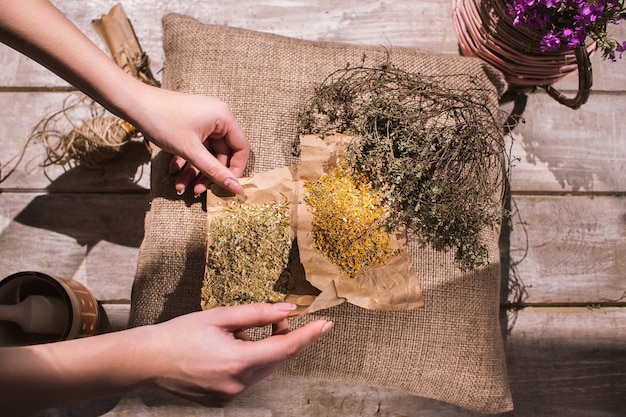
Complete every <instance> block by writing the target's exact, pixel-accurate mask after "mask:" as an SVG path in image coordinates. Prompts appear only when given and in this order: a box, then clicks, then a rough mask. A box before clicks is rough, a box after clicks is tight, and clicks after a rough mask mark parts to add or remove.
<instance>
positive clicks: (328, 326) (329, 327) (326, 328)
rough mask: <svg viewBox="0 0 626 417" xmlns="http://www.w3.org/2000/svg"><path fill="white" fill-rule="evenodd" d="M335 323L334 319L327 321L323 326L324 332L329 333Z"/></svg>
mask: <svg viewBox="0 0 626 417" xmlns="http://www.w3.org/2000/svg"><path fill="white" fill-rule="evenodd" d="M333 326H334V323H333V322H332V321H327V322H326V324H325V325H324V326H323V327H322V334H324V333H328V332H329V331H330V329H332V328H333Z"/></svg>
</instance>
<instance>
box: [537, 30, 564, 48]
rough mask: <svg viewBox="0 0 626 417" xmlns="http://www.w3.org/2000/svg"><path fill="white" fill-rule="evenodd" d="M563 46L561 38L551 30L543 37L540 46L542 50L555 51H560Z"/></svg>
mask: <svg viewBox="0 0 626 417" xmlns="http://www.w3.org/2000/svg"><path fill="white" fill-rule="evenodd" d="M560 47H561V40H560V39H559V37H558V36H556V35H555V33H554V32H553V31H552V30H550V31H548V33H547V34H546V35H545V36H544V37H543V38H542V39H541V42H540V43H539V48H540V49H541V51H542V52H553V51H558V50H559V48H560Z"/></svg>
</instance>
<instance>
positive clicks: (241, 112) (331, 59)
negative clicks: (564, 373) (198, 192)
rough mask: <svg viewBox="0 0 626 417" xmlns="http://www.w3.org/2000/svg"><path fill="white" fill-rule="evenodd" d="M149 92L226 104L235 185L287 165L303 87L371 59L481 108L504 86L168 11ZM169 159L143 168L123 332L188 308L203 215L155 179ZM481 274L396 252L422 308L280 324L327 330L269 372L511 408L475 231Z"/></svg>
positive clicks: (459, 62) (431, 60)
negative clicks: (484, 95)
mask: <svg viewBox="0 0 626 417" xmlns="http://www.w3.org/2000/svg"><path fill="white" fill-rule="evenodd" d="M163 23H164V39H163V43H164V48H165V57H166V60H165V67H164V73H163V87H164V88H169V89H173V90H180V91H186V92H192V93H198V94H207V95H214V96H217V97H219V98H221V99H223V100H224V101H226V102H227V103H228V104H229V105H230V106H231V108H232V110H233V112H234V114H235V116H236V117H237V119H238V120H239V122H240V123H241V124H242V126H243V128H244V130H245V131H246V134H247V136H248V139H249V140H250V142H251V144H252V149H253V155H252V158H251V161H250V163H249V166H248V171H247V173H246V175H251V174H254V173H256V172H260V171H264V170H268V169H271V168H276V167H280V166H285V165H290V164H294V163H297V162H298V159H297V156H296V154H294V152H293V144H294V143H295V141H296V133H297V132H296V130H297V129H296V114H297V110H298V108H299V107H300V106H301V104H302V103H303V102H304V100H307V99H308V98H309V97H310V96H311V95H312V93H313V88H314V86H315V85H318V84H319V83H321V82H322V81H323V80H324V78H325V77H326V76H327V75H328V74H330V73H331V72H333V71H334V70H336V69H338V68H342V67H345V66H346V65H348V64H352V65H355V64H359V63H361V61H362V60H363V58H364V56H365V57H366V58H365V59H366V62H368V63H370V64H376V63H380V62H382V61H384V60H385V59H386V57H387V53H390V59H391V61H392V62H393V64H394V65H396V66H398V67H401V68H404V69H407V70H410V71H413V72H420V73H422V74H425V75H448V76H450V75H453V76H452V77H446V82H447V83H451V84H453V86H454V87H457V88H461V89H466V90H471V89H487V90H488V91H490V95H491V97H492V103H491V106H492V108H493V110H494V111H496V109H497V104H498V97H499V95H500V94H501V93H502V92H503V90H504V88H505V83H504V81H503V78H502V76H501V74H500V73H498V72H497V71H495V70H494V69H493V68H492V67H490V66H489V65H487V64H484V63H483V62H481V61H479V60H476V59H472V58H462V57H457V56H445V55H439V54H434V53H428V52H421V51H416V50H409V49H402V48H393V47H392V48H387V49H384V48H381V47H365V46H355V45H347V44H338V43H319V42H308V41H302V40H296V39H291V38H285V37H281V36H275V35H270V34H264V33H258V32H253V31H248V30H243V29H235V28H229V27H224V26H213V25H206V24H202V23H200V22H198V21H196V20H193V19H191V18H188V17H185V16H181V15H174V14H170V15H167V16H165V18H164V20H163ZM169 158H170V157H169V155H165V154H163V153H159V154H157V155H155V157H154V159H153V164H152V194H153V200H152V206H151V209H150V211H149V213H148V214H147V217H146V222H145V237H144V241H143V243H142V245H141V248H140V254H139V261H138V268H137V273H136V277H135V283H134V287H133V293H132V309H131V319H130V325H131V326H139V325H146V324H151V323H155V322H160V321H163V320H167V319H169V318H172V317H174V316H177V315H180V314H183V313H187V312H191V311H195V310H199V309H200V288H201V286H202V277H203V273H204V260H205V250H206V224H207V218H206V212H205V211H204V208H203V202H202V201H201V200H200V199H194V198H193V196H189V195H188V196H186V197H184V198H182V197H179V196H177V195H176V194H175V192H174V187H173V183H172V181H173V179H172V177H171V176H170V175H169V174H168V173H167V163H168V161H169ZM485 236H486V241H487V242H488V246H489V251H490V256H489V257H490V262H491V264H490V266H489V267H486V268H484V269H480V270H478V271H475V272H471V273H463V272H461V271H460V270H459V269H458V267H457V265H456V263H455V259H454V254H453V253H449V252H444V251H437V250H434V249H432V248H430V247H427V246H426V247H423V246H420V245H419V244H418V243H417V242H416V241H415V240H411V241H410V242H409V246H410V253H411V256H412V259H413V260H414V264H415V268H416V270H417V273H418V275H419V277H420V280H421V285H422V290H423V295H424V300H425V308H424V309H419V310H413V311H403V312H379V311H369V310H365V309H362V308H359V307H355V306H353V305H350V304H348V303H344V304H342V305H340V306H338V307H334V308H332V309H329V310H324V311H322V312H319V313H316V314H314V315H312V316H307V317H298V318H294V319H293V320H292V325H293V326H298V325H300V324H302V323H304V322H306V321H309V320H313V319H317V318H318V317H323V318H327V319H331V320H333V321H334V322H335V329H334V330H333V331H332V332H331V333H330V334H329V335H327V336H326V337H324V338H322V340H321V341H319V342H318V343H316V344H314V345H313V346H312V347H310V348H309V349H308V350H306V351H305V352H304V353H303V354H301V355H299V356H297V357H296V358H295V359H293V360H291V361H290V362H289V363H288V364H287V365H286V366H285V367H284V368H283V369H282V370H281V371H280V374H282V375H286V376H291V377H304V378H307V379H319V380H336V381H344V382H347V383H353V384H363V385H370V386H371V385H373V386H381V387H391V388H396V389H399V390H403V391H405V392H409V393H411V394H414V395H417V396H422V397H427V398H433V399H437V400H441V401H445V402H448V403H452V404H455V405H457V406H460V407H464V408H467V409H470V410H474V411H478V412H485V413H498V412H504V411H508V410H510V409H511V408H512V401H511V396H510V392H509V386H508V379H507V373H506V365H505V356H504V349H503V342H502V337H501V330H500V326H499V282H500V265H499V251H498V231H497V230H487V231H485Z"/></svg>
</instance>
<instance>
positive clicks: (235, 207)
mask: <svg viewBox="0 0 626 417" xmlns="http://www.w3.org/2000/svg"><path fill="white" fill-rule="evenodd" d="M209 236H210V239H211V242H210V245H209V248H208V254H207V267H206V272H205V278H204V281H203V285H202V290H201V306H202V309H205V310H206V309H209V308H212V307H216V306H220V305H237V304H247V303H251V302H277V301H281V300H283V299H284V298H285V295H286V289H287V277H286V275H285V274H286V268H287V264H288V262H289V252H290V250H291V244H292V242H291V238H290V236H289V203H288V202H286V201H282V202H272V203H265V204H249V205H247V204H240V203H236V202H233V203H231V204H229V205H228V206H226V207H224V209H223V210H222V211H221V212H219V213H218V214H217V215H215V216H214V217H213V218H212V219H211V222H210V225H209Z"/></svg>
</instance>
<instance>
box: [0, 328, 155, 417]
mask: <svg viewBox="0 0 626 417" xmlns="http://www.w3.org/2000/svg"><path fill="white" fill-rule="evenodd" d="M141 332H143V333H145V334H144V335H142V334H140V333H141ZM149 332H150V328H149V327H146V328H139V329H132V330H128V331H123V332H117V333H110V334H105V335H100V336H95V337H90V338H84V339H77V340H70V341H66V342H60V343H51V344H43V345H35V346H30V347H16V348H0V392H1V393H2V395H1V396H2V400H1V401H0V408H1V409H2V413H1V414H2V415H3V416H13V415H15V416H17V415H22V414H24V413H27V412H30V411H36V410H41V409H45V408H49V407H52V406H59V405H64V404H70V403H74V402H77V401H80V400H84V399H90V398H99V397H106V396H111V395H120V394H125V393H130V392H133V391H136V390H138V389H141V388H144V387H145V386H147V384H148V382H149V381H150V380H151V379H153V377H151V376H150V375H149V373H148V371H149V370H152V371H154V370H155V369H153V368H152V366H151V365H147V363H148V362H146V361H149V359H148V358H149V357H150V352H151V347H152V346H151V344H150V341H149V339H148V338H147V337H146V335H147V334H149ZM138 342H139V343H138ZM138 349H141V352H139V351H138ZM157 369H158V368H157Z"/></svg>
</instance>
